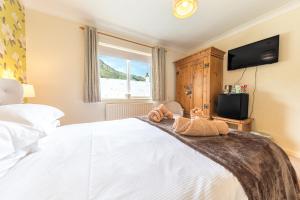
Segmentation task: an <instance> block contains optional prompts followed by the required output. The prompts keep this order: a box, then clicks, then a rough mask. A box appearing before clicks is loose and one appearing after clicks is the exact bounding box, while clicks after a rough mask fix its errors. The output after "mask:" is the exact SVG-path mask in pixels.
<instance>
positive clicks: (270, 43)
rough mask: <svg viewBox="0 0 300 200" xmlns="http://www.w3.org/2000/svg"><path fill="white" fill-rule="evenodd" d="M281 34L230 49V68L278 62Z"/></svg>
mask: <svg viewBox="0 0 300 200" xmlns="http://www.w3.org/2000/svg"><path fill="white" fill-rule="evenodd" d="M278 57H279V35H277V36H274V37H271V38H268V39H265V40H261V41H258V42H255V43H252V44H248V45H245V46H242V47H239V48H236V49H232V50H229V51H228V65H227V66H228V70H235V69H240V68H245V67H252V66H258V65H264V64H271V63H276V62H278Z"/></svg>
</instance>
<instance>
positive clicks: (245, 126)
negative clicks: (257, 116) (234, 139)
mask: <svg viewBox="0 0 300 200" xmlns="http://www.w3.org/2000/svg"><path fill="white" fill-rule="evenodd" d="M212 118H213V119H216V120H220V121H224V122H226V123H227V124H228V125H229V126H235V127H237V130H238V131H245V132H250V131H251V130H252V129H251V126H252V122H253V120H254V119H252V118H249V119H245V120H237V119H229V118H224V117H218V116H213V117H212Z"/></svg>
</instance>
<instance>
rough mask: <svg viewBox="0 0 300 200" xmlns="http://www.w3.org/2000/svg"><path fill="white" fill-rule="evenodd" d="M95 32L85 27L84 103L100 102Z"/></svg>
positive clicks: (93, 29)
mask: <svg viewBox="0 0 300 200" xmlns="http://www.w3.org/2000/svg"><path fill="white" fill-rule="evenodd" d="M97 45H98V44H97V30H96V28H94V27H89V26H86V27H85V65H84V102H86V103H96V102H99V101H100V89H99V88H100V85H99V66H98V59H97V49H98V48H97Z"/></svg>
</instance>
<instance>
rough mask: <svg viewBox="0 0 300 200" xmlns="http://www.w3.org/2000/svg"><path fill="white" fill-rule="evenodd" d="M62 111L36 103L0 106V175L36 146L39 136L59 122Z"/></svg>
mask: <svg viewBox="0 0 300 200" xmlns="http://www.w3.org/2000/svg"><path fill="white" fill-rule="evenodd" d="M63 116H64V113H63V112H62V111H60V110H59V109H57V108H54V107H51V106H47V105H38V104H11V105H3V106H0V177H1V176H3V175H4V174H5V173H6V172H7V171H8V170H9V169H10V168H11V167H12V166H14V165H15V164H16V163H17V161H18V160H19V159H21V158H23V157H24V156H26V155H28V154H29V153H31V152H33V151H35V150H36V149H37V144H38V141H39V139H41V138H42V137H44V136H46V135H48V134H49V133H51V132H52V131H53V130H54V129H55V128H56V127H57V126H59V124H60V121H59V119H60V118H61V117H63Z"/></svg>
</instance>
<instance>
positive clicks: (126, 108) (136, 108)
mask: <svg viewBox="0 0 300 200" xmlns="http://www.w3.org/2000/svg"><path fill="white" fill-rule="evenodd" d="M153 106H154V105H153V103H118V104H106V108H105V110H106V111H105V113H106V114H105V119H106V120H117V119H124V118H130V117H137V116H142V115H146V114H148V112H149V111H150V110H151V109H152V108H153Z"/></svg>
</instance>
